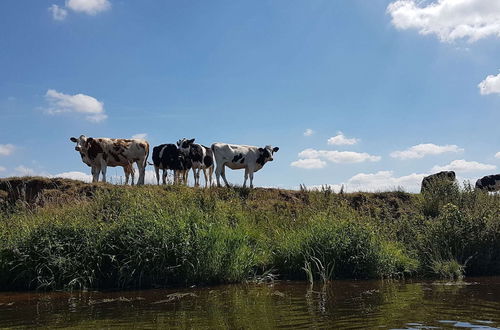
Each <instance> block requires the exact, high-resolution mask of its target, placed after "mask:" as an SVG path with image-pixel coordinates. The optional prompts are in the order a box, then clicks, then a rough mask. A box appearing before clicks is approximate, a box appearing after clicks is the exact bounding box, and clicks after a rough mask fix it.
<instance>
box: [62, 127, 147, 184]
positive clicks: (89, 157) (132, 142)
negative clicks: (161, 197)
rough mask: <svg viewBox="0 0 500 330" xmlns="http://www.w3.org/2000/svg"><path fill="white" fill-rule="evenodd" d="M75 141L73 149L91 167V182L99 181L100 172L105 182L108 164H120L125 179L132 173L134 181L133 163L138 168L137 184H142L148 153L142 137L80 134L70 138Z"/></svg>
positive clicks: (113, 165)
mask: <svg viewBox="0 0 500 330" xmlns="http://www.w3.org/2000/svg"><path fill="white" fill-rule="evenodd" d="M70 140H71V142H75V143H76V147H75V150H76V151H78V152H79V153H80V156H81V157H82V161H83V162H84V163H85V164H87V165H88V166H90V167H91V168H92V182H98V181H99V173H102V181H103V182H106V170H107V167H108V166H111V167H115V166H122V167H123V169H124V171H125V176H126V181H127V182H128V175H127V172H128V173H129V174H132V183H133V181H134V170H133V167H132V166H133V164H134V163H136V164H137V167H138V168H139V179H138V180H137V184H139V185H140V184H144V176H145V170H146V162H147V159H148V155H149V143H148V142H147V141H146V140H143V139H109V138H92V137H86V136H85V135H80V137H79V138H75V137H72V138H70Z"/></svg>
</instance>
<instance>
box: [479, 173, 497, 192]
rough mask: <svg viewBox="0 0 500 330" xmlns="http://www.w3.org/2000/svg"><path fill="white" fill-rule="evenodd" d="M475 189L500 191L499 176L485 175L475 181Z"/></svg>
mask: <svg viewBox="0 0 500 330" xmlns="http://www.w3.org/2000/svg"><path fill="white" fill-rule="evenodd" d="M476 189H481V190H485V191H491V192H493V191H500V174H493V175H487V176H484V177H482V178H481V179H478V180H477V181H476Z"/></svg>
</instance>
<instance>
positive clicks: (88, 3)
mask: <svg viewBox="0 0 500 330" xmlns="http://www.w3.org/2000/svg"><path fill="white" fill-rule="evenodd" d="M66 7H67V8H69V9H71V10H73V11H75V12H78V13H85V14H88V15H96V14H98V13H100V12H103V11H106V10H108V9H110V8H111V3H110V2H109V1H108V0H69V1H66Z"/></svg>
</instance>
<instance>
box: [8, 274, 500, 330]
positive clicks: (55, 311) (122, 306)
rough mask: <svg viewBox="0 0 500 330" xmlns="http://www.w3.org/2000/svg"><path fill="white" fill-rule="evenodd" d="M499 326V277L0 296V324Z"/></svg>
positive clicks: (59, 325)
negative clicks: (463, 279)
mask: <svg viewBox="0 0 500 330" xmlns="http://www.w3.org/2000/svg"><path fill="white" fill-rule="evenodd" d="M35 326H38V327H64V328H82V327H83V328H111V327H120V328H127V327H135V328H182V329H185V328H196V329H199V328H205V329H206V328H230V329H248V328H261V329H268V328H372V329H373V328H379V329H422V328H424V329H431V328H482V329H496V328H500V277H489V278H475V279H474V278H472V279H467V280H466V281H465V282H462V283H453V282H433V281H416V282H413V281H405V282H404V281H335V282H333V283H332V284H331V285H328V286H321V285H317V286H314V287H313V288H311V287H310V286H309V285H308V284H307V283H297V282H277V283H275V284H274V285H269V284H259V285H257V284H247V285H225V286H217V287H210V288H191V289H183V290H180V291H179V290H144V291H122V292H73V293H70V292H52V293H34V292H31V293H29V292H28V293H9V292H4V293H0V327H35Z"/></svg>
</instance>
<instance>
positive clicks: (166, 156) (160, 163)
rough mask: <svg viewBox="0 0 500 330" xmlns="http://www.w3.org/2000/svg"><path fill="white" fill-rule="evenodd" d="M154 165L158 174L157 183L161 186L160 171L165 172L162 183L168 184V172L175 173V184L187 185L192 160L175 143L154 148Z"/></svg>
mask: <svg viewBox="0 0 500 330" xmlns="http://www.w3.org/2000/svg"><path fill="white" fill-rule="evenodd" d="M152 158H153V163H152V164H151V163H150V165H153V166H154V167H155V173H156V183H157V184H158V185H159V184H160V169H161V170H163V173H162V179H163V180H162V182H163V184H166V183H167V182H166V178H167V170H172V171H174V183H179V182H181V183H185V184H187V173H188V172H189V169H190V168H191V165H192V164H191V160H190V159H189V155H188V154H187V152H184V151H182V150H180V149H179V148H177V146H176V145H175V144H173V143H168V144H161V145H159V146H156V147H154V148H153V156H152Z"/></svg>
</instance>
